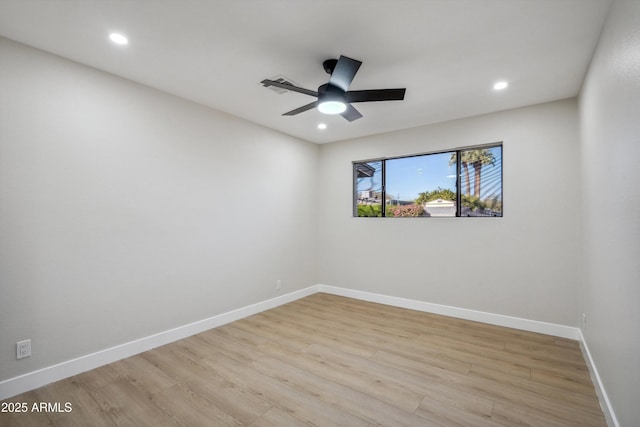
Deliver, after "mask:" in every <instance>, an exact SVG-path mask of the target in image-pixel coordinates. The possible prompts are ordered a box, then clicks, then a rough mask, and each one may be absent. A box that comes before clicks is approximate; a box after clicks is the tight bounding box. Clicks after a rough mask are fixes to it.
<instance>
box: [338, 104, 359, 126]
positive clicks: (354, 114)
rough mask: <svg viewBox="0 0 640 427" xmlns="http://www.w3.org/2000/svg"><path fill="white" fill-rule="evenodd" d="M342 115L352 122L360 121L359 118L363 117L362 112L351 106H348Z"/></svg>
mask: <svg viewBox="0 0 640 427" xmlns="http://www.w3.org/2000/svg"><path fill="white" fill-rule="evenodd" d="M340 115H341V116H342V117H344V118H345V119H347V120H348V121H350V122H352V121H354V120H358V119H359V118H361V117H362V114H360V111H358V110H356V109H355V108H353V106H352V105H351V104H347V109H346V110H345V112H344V113H341V114H340Z"/></svg>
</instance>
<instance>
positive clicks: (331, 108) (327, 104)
mask: <svg viewBox="0 0 640 427" xmlns="http://www.w3.org/2000/svg"><path fill="white" fill-rule="evenodd" d="M346 110H347V104H345V103H344V102H342V101H335V100H331V101H324V102H321V103H320V104H318V111H320V112H321V113H322V114H341V113H344V112H345V111H346Z"/></svg>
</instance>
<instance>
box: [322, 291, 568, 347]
mask: <svg viewBox="0 0 640 427" xmlns="http://www.w3.org/2000/svg"><path fill="white" fill-rule="evenodd" d="M318 286H319V290H318V291H319V292H325V293H328V294H334V295H341V296H345V297H350V298H356V299H360V300H364V301H371V302H377V303H380V304H386V305H392V306H395V307H402V308H408V309H411V310H417V311H424V312H428V313H434V314H441V315H443V316H451V317H457V318H459V319H465V320H473V321H476V322H482V323H489V324H491V325H497V326H505V327H507V328H514V329H520V330H523V331H529V332H537V333H540V334H547V335H554V336H556V337H562V338H569V339H572V340H579V339H580V329H578V328H574V327H571V326H564V325H557V324H555V323H546V322H539V321H537V320H529V319H522V318H520V317H511V316H504V315H502V314H493V313H487V312H485V311H476V310H469V309H466V308H459V307H452V306H449V305H441V304H433V303H430V302H424V301H417V300H412V299H407V298H398V297H392V296H389V295H382V294H375V293H371V292H364V291H357V290H354V289H346V288H338V287H335V286H328V285H318Z"/></svg>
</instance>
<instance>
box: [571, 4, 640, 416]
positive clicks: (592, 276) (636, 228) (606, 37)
mask: <svg viewBox="0 0 640 427" xmlns="http://www.w3.org/2000/svg"><path fill="white" fill-rule="evenodd" d="M580 123H581V153H582V159H581V166H582V182H583V202H584V209H583V212H584V220H583V224H584V227H583V235H584V280H583V282H584V289H583V290H582V292H581V294H582V308H583V311H584V312H585V313H586V315H587V327H586V329H585V330H584V335H585V338H586V342H587V343H588V346H589V349H590V352H591V354H592V356H593V358H594V360H595V363H596V366H597V368H598V370H599V373H600V376H601V378H602V381H603V383H604V387H605V389H606V391H607V394H608V395H609V398H610V400H611V402H612V405H613V408H614V410H615V413H616V415H617V417H618V420H619V422H620V425H623V426H634V425H638V423H639V422H640V421H638V420H639V419H640V412H639V409H638V396H640V189H639V187H638V185H639V183H640V168H639V167H638V165H639V164H640V2H638V1H635V0H634V1H616V2H615V3H614V4H613V7H612V9H611V12H610V15H609V17H608V18H607V21H606V23H605V26H604V29H603V32H602V36H601V39H600V42H599V45H598V48H597V50H596V53H595V56H594V58H593V61H592V63H591V66H590V69H589V72H588V74H587V78H586V80H585V83H584V85H583V88H582V91H581V94H580Z"/></svg>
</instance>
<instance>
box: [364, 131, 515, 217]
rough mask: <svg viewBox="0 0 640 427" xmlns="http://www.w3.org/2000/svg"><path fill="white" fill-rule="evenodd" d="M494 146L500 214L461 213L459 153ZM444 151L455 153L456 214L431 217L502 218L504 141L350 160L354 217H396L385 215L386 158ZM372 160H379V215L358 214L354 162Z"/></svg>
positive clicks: (427, 154) (370, 161) (418, 155)
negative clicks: (498, 160)
mask: <svg viewBox="0 0 640 427" xmlns="http://www.w3.org/2000/svg"><path fill="white" fill-rule="evenodd" d="M496 147H500V153H501V155H500V196H501V202H502V207H501V210H500V215H474V216H472V215H462V214H461V212H462V191H460V187H461V184H462V178H461V175H462V162H461V158H462V155H461V153H462V152H464V151H472V150H482V149H488V148H496ZM445 153H456V185H455V187H456V214H455V216H443V217H433V218H502V217H503V216H504V200H503V199H504V170H503V166H504V161H503V158H504V143H503V141H498V142H492V143H488V144H480V145H471V146H465V147H458V148H453V149H448V150H438V151H429V152H424V153H416V154H408V155H404V156H393V157H378V158H373V159H367V160H354V161H352V162H351V169H352V185H353V191H352V195H351V199H352V216H353V217H354V218H396V217H389V216H387V215H386V214H387V206H386V205H387V203H386V195H387V189H386V184H387V183H386V162H387V161H388V160H396V159H407V158H411V157H420V156H429V155H437V154H445ZM372 162H381V180H382V182H381V185H380V187H381V192H382V195H381V202H380V203H381V207H380V211H381V216H358V181H357V170H356V164H362V163H372ZM424 218H431V217H427V216H425V217H424Z"/></svg>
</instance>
